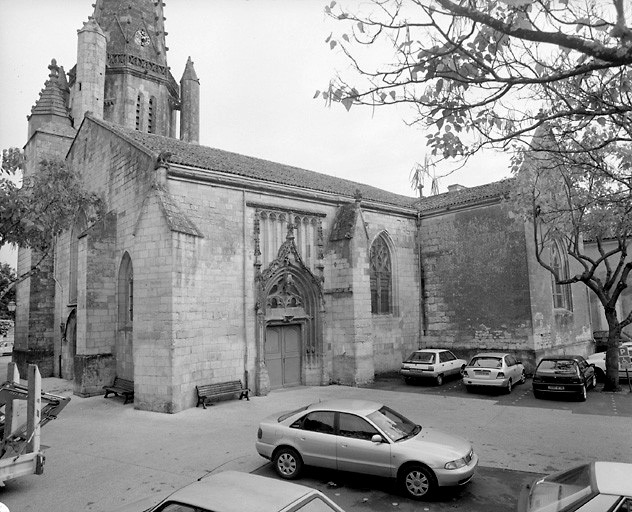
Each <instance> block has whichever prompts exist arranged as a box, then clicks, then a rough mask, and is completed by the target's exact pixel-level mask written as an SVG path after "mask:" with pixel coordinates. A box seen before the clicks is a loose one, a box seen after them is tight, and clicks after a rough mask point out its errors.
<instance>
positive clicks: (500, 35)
mask: <svg viewBox="0 0 632 512" xmlns="http://www.w3.org/2000/svg"><path fill="white" fill-rule="evenodd" d="M325 10H326V12H327V13H328V14H329V15H330V16H332V17H334V18H337V19H339V20H341V22H342V23H343V25H342V34H341V35H340V36H339V37H337V36H334V35H332V36H330V38H328V40H327V42H328V44H329V45H330V47H331V48H332V49H334V48H341V49H342V51H343V52H344V53H345V54H346V55H347V56H348V57H349V62H350V63H351V68H352V69H351V71H349V72H348V73H346V75H345V76H339V77H337V78H336V79H335V80H333V81H332V82H331V84H330V85H329V87H328V88H327V89H326V90H325V91H324V92H320V91H319V92H317V96H322V97H324V98H325V100H326V101H327V102H336V101H339V102H341V103H342V104H343V105H344V106H345V107H346V108H347V109H349V108H351V107H352V106H353V105H362V104H364V105H372V106H385V105H394V104H408V105H410V106H411V107H413V112H414V115H413V119H412V121H411V122H412V123H422V124H424V125H425V127H426V129H427V130H428V135H427V144H428V146H429V147H430V148H431V150H432V153H433V155H435V157H436V158H437V159H452V158H459V157H463V158H467V157H468V156H470V155H472V154H474V153H476V152H477V151H479V150H480V149H482V148H485V147H496V148H506V147H507V146H509V145H511V144H512V143H524V144H528V143H529V141H530V139H531V136H532V135H533V132H534V130H535V129H537V128H538V127H539V126H543V125H545V124H547V123H551V122H555V123H556V124H557V125H558V127H559V128H560V130H561V133H562V134H563V137H564V141H565V144H564V147H563V148H561V149H566V150H572V151H582V152H590V151H593V150H595V149H597V148H603V147H606V146H609V145H613V146H616V147H617V148H619V149H613V151H620V150H621V149H620V148H621V147H625V148H626V150H627V151H629V143H630V142H631V141H632V131H631V130H632V124H631V123H630V112H631V109H632V104H631V102H630V98H631V96H630V93H631V92H632V70H631V69H630V67H629V65H630V64H631V63H632V31H631V30H630V29H629V28H628V27H627V25H626V18H625V14H626V12H625V10H624V2H623V0H592V1H583V0H459V1H456V0H454V1H453V0H373V1H372V2H371V3H370V4H369V7H368V8H364V9H363V8H362V7H358V8H357V12H353V13H352V12H350V11H349V10H345V8H344V7H341V5H339V4H338V3H337V2H336V1H332V2H331V3H330V4H329V5H328V6H326V8H325ZM566 146H568V147H566Z"/></svg>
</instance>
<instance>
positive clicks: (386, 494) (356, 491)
mask: <svg viewBox="0 0 632 512" xmlns="http://www.w3.org/2000/svg"><path fill="white" fill-rule="evenodd" d="M256 473H257V474H260V475H264V476H267V477H271V478H278V477H277V476H276V473H275V472H274V470H273V469H272V465H271V464H266V465H265V466H263V467H261V468H259V469H258V470H257V471H256ZM539 476H540V475H539V474H537V473H526V472H521V471H510V470H507V469H497V468H486V467H479V468H478V471H477V473H476V475H475V476H474V478H473V479H472V481H471V482H470V483H469V484H467V485H465V486H463V487H450V488H442V489H440V490H439V492H438V493H436V494H435V495H434V496H433V497H431V498H429V499H426V500H423V501H415V500H411V499H409V498H406V497H405V496H403V495H402V494H401V493H400V492H399V489H398V486H397V483H396V482H395V480H393V479H389V478H378V477H374V476H369V475H360V474H355V473H345V472H341V471H335V470H324V469H319V468H305V470H304V473H303V475H302V477H301V478H300V479H299V480H298V483H301V484H303V485H307V486H309V487H312V488H315V489H318V490H319V491H321V492H323V493H324V494H326V495H327V496H329V497H330V498H331V499H332V500H334V501H335V502H336V503H338V504H339V505H340V506H341V507H342V508H344V509H345V511H346V512H364V511H378V510H380V511H381V510H391V509H393V507H394V506H397V510H398V511H401V512H412V511H419V510H424V509H426V510H432V511H434V512H441V511H448V510H454V509H455V508H459V509H461V510H467V511H469V512H500V511H503V512H507V511H513V510H515V508H516V503H517V501H518V495H519V494H520V489H521V488H522V486H523V485H524V484H526V483H528V482H531V481H533V480H534V479H535V478H537V477H539ZM429 507H430V508H429Z"/></svg>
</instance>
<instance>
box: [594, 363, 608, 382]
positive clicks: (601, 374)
mask: <svg viewBox="0 0 632 512" xmlns="http://www.w3.org/2000/svg"><path fill="white" fill-rule="evenodd" d="M595 377H597V380H598V381H600V382H605V380H606V374H605V373H604V372H603V370H602V369H601V368H597V367H595Z"/></svg>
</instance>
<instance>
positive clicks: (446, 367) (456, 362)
mask: <svg viewBox="0 0 632 512" xmlns="http://www.w3.org/2000/svg"><path fill="white" fill-rule="evenodd" d="M466 364H467V361H466V360H465V359H459V358H458V357H456V356H455V355H454V354H453V353H452V352H451V351H449V350H446V349H442V348H439V349H433V348H425V349H423V350H415V351H414V352H413V353H412V354H410V356H408V358H407V359H406V360H405V361H404V362H403V363H402V367H401V369H400V371H399V373H400V374H401V376H402V377H404V380H405V381H406V383H410V382H412V381H413V380H415V379H422V378H431V379H434V380H435V382H436V383H437V386H440V385H441V384H443V380H444V378H446V377H450V376H453V375H461V372H463V369H464V368H465V365H466Z"/></svg>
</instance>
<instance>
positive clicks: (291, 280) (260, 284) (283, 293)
mask: <svg viewBox="0 0 632 512" xmlns="http://www.w3.org/2000/svg"><path fill="white" fill-rule="evenodd" d="M258 218H259V217H258V216H256V218H255V235H257V221H258ZM292 218H293V215H292V214H290V215H289V219H292ZM294 229H295V227H294V224H293V223H292V222H291V221H290V222H288V226H287V235H286V239H285V242H283V244H281V246H280V247H279V250H278V253H277V257H276V258H275V259H274V260H273V261H272V262H271V263H270V265H269V266H268V267H267V268H266V269H265V270H264V271H261V262H260V259H259V254H258V248H259V245H258V243H256V244H255V268H256V273H255V279H256V281H257V301H256V304H255V309H256V313H257V318H258V323H259V329H258V331H259V333H260V340H261V344H260V345H259V350H260V354H262V350H263V346H262V344H263V338H264V336H265V334H264V332H265V327H266V326H267V325H273V324H280V323H290V322H292V323H300V324H302V325H303V340H302V345H303V349H302V357H303V363H304V365H306V366H312V365H315V364H317V363H318V362H319V361H320V359H321V357H322V334H321V332H322V331H321V327H320V326H321V314H322V308H323V289H322V282H323V277H322V267H321V266H317V268H319V270H321V275H320V276H316V275H314V273H312V271H311V270H310V269H309V268H308V267H307V266H306V265H305V263H304V262H303V259H302V258H301V255H300V253H299V251H298V248H297V247H296V243H295V239H294Z"/></svg>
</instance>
